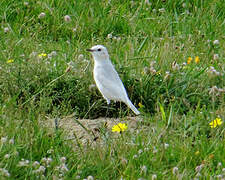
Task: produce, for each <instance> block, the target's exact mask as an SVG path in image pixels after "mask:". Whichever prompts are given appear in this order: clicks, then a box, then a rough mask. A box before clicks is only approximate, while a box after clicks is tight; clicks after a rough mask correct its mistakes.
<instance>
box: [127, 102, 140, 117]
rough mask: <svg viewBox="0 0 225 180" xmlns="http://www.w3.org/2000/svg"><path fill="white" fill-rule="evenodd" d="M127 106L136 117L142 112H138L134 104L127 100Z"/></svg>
mask: <svg viewBox="0 0 225 180" xmlns="http://www.w3.org/2000/svg"><path fill="white" fill-rule="evenodd" d="M126 104H127V106H128V107H129V108H130V109H131V110H132V111H133V112H134V113H135V114H136V115H139V114H140V112H139V111H138V110H137V108H136V107H135V106H134V105H133V104H132V102H131V101H130V100H129V99H128V100H127V103H126Z"/></svg>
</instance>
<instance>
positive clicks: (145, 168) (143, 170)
mask: <svg viewBox="0 0 225 180" xmlns="http://www.w3.org/2000/svg"><path fill="white" fill-rule="evenodd" d="M141 172H143V173H146V172H147V167H146V166H145V165H144V166H142V167H141Z"/></svg>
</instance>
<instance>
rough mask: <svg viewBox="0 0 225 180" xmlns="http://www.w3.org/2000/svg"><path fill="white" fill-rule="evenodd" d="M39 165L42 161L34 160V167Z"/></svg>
mask: <svg viewBox="0 0 225 180" xmlns="http://www.w3.org/2000/svg"><path fill="white" fill-rule="evenodd" d="M39 165H40V163H39V162H38V161H34V162H33V164H32V166H33V167H37V166H39Z"/></svg>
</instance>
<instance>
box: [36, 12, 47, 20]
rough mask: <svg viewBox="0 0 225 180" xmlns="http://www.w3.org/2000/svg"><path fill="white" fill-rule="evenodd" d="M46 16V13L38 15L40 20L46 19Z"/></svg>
mask: <svg viewBox="0 0 225 180" xmlns="http://www.w3.org/2000/svg"><path fill="white" fill-rule="evenodd" d="M45 16H46V14H45V13H44V12H42V13H40V14H39V15H38V18H39V19H42V18H44V17H45Z"/></svg>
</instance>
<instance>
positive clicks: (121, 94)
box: [94, 63, 128, 102]
mask: <svg viewBox="0 0 225 180" xmlns="http://www.w3.org/2000/svg"><path fill="white" fill-rule="evenodd" d="M96 72H97V73H96ZM94 78H95V81H96V84H97V86H98V88H99V90H100V92H101V93H102V95H103V96H104V97H105V98H107V99H109V100H115V101H123V102H126V101H127V99H128V97H127V92H126V90H125V88H124V85H123V83H122V81H121V79H120V77H119V75H118V73H117V72H116V70H115V69H114V67H113V65H112V64H111V63H109V64H104V66H97V67H96V68H95V70H94Z"/></svg>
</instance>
